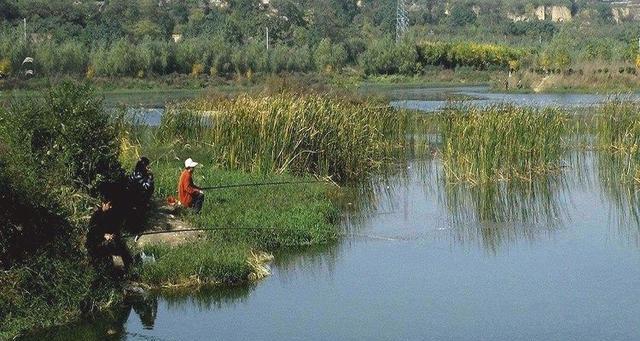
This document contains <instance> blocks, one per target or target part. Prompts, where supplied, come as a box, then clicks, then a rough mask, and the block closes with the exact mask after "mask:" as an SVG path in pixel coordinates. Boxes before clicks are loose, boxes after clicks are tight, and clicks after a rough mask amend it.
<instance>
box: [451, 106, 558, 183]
mask: <svg viewBox="0 0 640 341" xmlns="http://www.w3.org/2000/svg"><path fill="white" fill-rule="evenodd" d="M439 121H440V127H439V128H440V134H441V137H442V159H443V165H444V170H445V173H446V175H447V179H448V181H450V182H471V183H486V182H492V181H498V180H525V181H531V180H532V179H533V178H534V177H536V176H539V175H544V174H548V173H549V172H553V171H556V170H557V169H558V168H559V166H560V164H559V162H560V157H561V156H562V154H563V152H564V149H565V146H564V141H563V138H564V136H565V134H566V132H567V121H568V117H567V115H566V114H564V113H562V112H560V111H558V110H553V109H544V110H537V109H529V108H517V107H512V106H494V107H488V108H478V107H470V106H468V107H453V108H449V109H448V110H446V111H445V112H443V113H442V114H441V115H440V120H439Z"/></svg>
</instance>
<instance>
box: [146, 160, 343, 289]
mask: <svg viewBox="0 0 640 341" xmlns="http://www.w3.org/2000/svg"><path fill="white" fill-rule="evenodd" d="M179 154H180V156H179V159H180V160H183V159H185V158H187V157H189V156H191V157H193V158H194V159H196V160H198V161H200V162H202V163H203V167H202V168H199V169H197V170H196V171H195V173H194V181H195V182H196V184H197V185H200V186H216V185H223V184H246V183H260V182H272V181H299V180H300V179H301V178H299V177H294V176H291V175H286V174H281V175H260V174H255V173H253V174H252V173H243V172H240V171H228V170H220V169H217V168H216V167H215V166H213V165H211V164H210V163H208V162H207V159H206V158H205V156H204V155H205V154H203V153H202V151H200V152H194V151H183V152H180V153H179ZM150 155H151V154H150ZM152 157H153V156H152ZM181 166H182V162H181V161H178V160H162V159H161V161H159V162H156V163H154V165H153V169H154V174H155V177H156V185H157V197H158V198H159V199H160V200H164V199H165V198H166V197H168V196H175V195H176V194H175V191H176V183H177V179H178V177H179V175H180V171H181ZM307 179H308V178H307ZM334 195H338V192H337V190H336V189H335V187H333V185H328V184H323V183H321V184H290V185H279V186H267V187H246V188H234V189H224V190H209V191H205V198H206V200H205V204H204V207H203V209H202V211H201V214H200V215H195V214H192V213H190V212H186V213H185V214H184V215H183V216H182V217H181V218H182V219H184V220H186V221H187V222H189V223H190V225H192V226H193V227H199V228H217V229H219V230H214V231H208V232H207V233H206V238H205V239H204V240H202V241H199V242H197V243H195V244H186V245H181V246H177V247H173V248H170V247H167V246H151V247H149V248H147V249H146V250H145V252H147V253H154V255H155V257H156V259H157V262H156V263H154V264H147V265H145V266H143V267H142V268H141V270H140V274H141V276H142V280H143V281H144V282H146V283H148V284H150V285H153V286H170V285H176V286H177V285H193V284H199V283H240V282H246V281H247V278H248V275H249V274H250V272H251V267H250V266H249V265H248V263H247V261H248V258H249V255H250V252H251V251H255V250H263V251H275V250H279V249H282V248H287V247H297V246H305V245H317V244H327V243H331V242H332V241H334V240H336V239H337V237H338V232H337V228H338V227H337V224H336V223H337V217H338V209H337V206H336V204H335V203H334V201H333V200H332V199H331V197H332V196H334Z"/></svg>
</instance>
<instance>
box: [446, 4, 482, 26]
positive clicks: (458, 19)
mask: <svg viewBox="0 0 640 341" xmlns="http://www.w3.org/2000/svg"><path fill="white" fill-rule="evenodd" d="M475 22H476V13H475V12H474V11H473V8H472V7H471V4H457V5H455V6H453V8H452V9H451V16H450V17H449V24H450V25H451V26H458V27H462V26H466V25H470V24H473V23H475Z"/></svg>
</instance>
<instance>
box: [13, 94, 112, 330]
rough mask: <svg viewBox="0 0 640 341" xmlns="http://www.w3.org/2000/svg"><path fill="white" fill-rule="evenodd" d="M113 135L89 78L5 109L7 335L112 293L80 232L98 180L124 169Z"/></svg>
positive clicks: (50, 320) (96, 302) (83, 230)
mask: <svg viewBox="0 0 640 341" xmlns="http://www.w3.org/2000/svg"><path fill="white" fill-rule="evenodd" d="M115 137H116V135H115V130H114V128H113V125H112V123H111V122H110V120H109V117H108V115H107V114H106V113H105V112H104V110H103V108H102V103H101V100H100V99H98V98H97V97H96V96H95V95H94V94H93V92H92V90H91V89H90V88H88V87H86V86H76V85H73V84H70V83H64V84H63V85H61V86H59V87H57V88H54V89H52V90H51V91H49V92H48V93H46V94H43V95H42V96H39V97H31V98H29V99H23V100H13V101H12V102H11V104H10V105H9V106H8V107H7V108H4V109H0V146H1V148H2V153H0V200H1V201H2V203H3V209H2V212H0V226H1V227H2V228H0V270H2V272H0V283H1V284H2V285H1V287H2V290H0V326H1V327H0V338H4V336H5V334H4V333H7V334H6V335H12V334H15V333H16V332H19V331H20V330H21V329H22V328H24V327H25V326H33V325H39V326H46V325H49V324H53V323H60V322H62V321H65V320H66V319H68V318H69V316H70V315H77V314H78V313H79V312H80V308H81V307H84V308H85V309H87V310H91V309H93V307H94V306H95V305H100V304H101V303H100V302H103V301H106V300H107V299H108V297H106V296H104V295H108V293H109V290H110V289H109V286H108V285H107V284H108V281H103V280H101V279H99V278H100V276H101V275H100V274H97V273H95V272H94V271H93V268H92V267H91V266H90V265H89V263H88V259H87V257H86V251H85V249H84V244H83V240H84V236H85V234H86V229H87V226H86V223H87V220H88V218H89V215H90V213H91V205H92V203H94V202H95V197H96V195H97V193H96V192H97V191H96V189H97V188H98V187H99V185H100V184H101V183H103V182H105V181H107V180H109V179H112V178H117V177H119V176H120V174H121V169H120V166H119V163H118V148H119V146H118V145H117V144H116V143H115V141H116V139H115ZM95 283H101V285H97V286H96V285H95ZM90 287H93V291H90V290H89V288H90Z"/></svg>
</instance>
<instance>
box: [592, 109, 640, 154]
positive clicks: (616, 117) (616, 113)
mask: <svg viewBox="0 0 640 341" xmlns="http://www.w3.org/2000/svg"><path fill="white" fill-rule="evenodd" d="M594 126H595V129H596V136H597V146H598V147H599V148H600V149H605V150H609V151H614V152H622V153H627V154H636V153H638V147H639V146H640V103H638V102H634V101H626V100H620V99H614V100H611V101H608V102H607V103H605V104H603V105H602V106H601V107H600V108H599V109H598V112H597V113H596V116H595V125H594Z"/></svg>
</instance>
